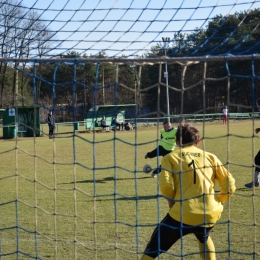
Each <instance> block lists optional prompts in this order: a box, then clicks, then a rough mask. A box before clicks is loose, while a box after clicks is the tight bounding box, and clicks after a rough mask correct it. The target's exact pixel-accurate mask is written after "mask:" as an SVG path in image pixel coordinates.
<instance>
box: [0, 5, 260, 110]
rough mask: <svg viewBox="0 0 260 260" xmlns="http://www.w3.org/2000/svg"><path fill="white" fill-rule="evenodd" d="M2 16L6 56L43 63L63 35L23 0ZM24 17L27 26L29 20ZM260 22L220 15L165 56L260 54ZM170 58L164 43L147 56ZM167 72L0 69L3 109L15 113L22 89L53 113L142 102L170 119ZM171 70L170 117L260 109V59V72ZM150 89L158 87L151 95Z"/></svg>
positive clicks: (256, 14)
mask: <svg viewBox="0 0 260 260" xmlns="http://www.w3.org/2000/svg"><path fill="white" fill-rule="evenodd" d="M0 14H1V16H2V17H3V19H1V21H0V42H1V56H2V57H12V58H30V57H31V56H32V55H33V54H35V52H37V55H38V57H40V58H41V57H44V53H45V52H46V50H48V49H49V48H50V47H51V39H54V37H56V36H55V35H54V33H53V32H51V30H49V29H48V27H47V25H46V24H45V23H44V22H41V21H39V19H38V16H39V14H37V12H36V11H33V10H31V9H25V8H23V6H22V5H21V4H20V3H19V2H18V1H16V0H7V1H5V3H4V4H2V5H1V6H0ZM25 16H26V17H27V19H23V18H24V17H25ZM259 20H260V10H259V9H255V10H252V11H250V12H249V13H245V12H243V11H242V12H238V13H235V14H234V15H229V16H228V17H224V16H222V15H217V16H215V17H214V18H213V19H212V20H211V21H209V22H208V24H207V26H206V27H205V28H204V29H195V30H194V31H193V32H192V33H189V34H188V33H187V34H185V33H178V34H175V36H174V38H175V41H174V42H171V44H170V45H169V46H168V48H167V49H166V55H167V56H184V57H185V56H204V55H206V54H207V55H220V54H226V53H232V54H238V55H239V54H252V53H259V51H260V47H259V39H260V35H259V32H260V31H259V30H260V29H259ZM17 24H19V26H17ZM18 36H19V37H18ZM57 40H58V39H57ZM164 55H165V49H164V46H163V43H162V44H160V43H158V44H156V45H155V46H152V47H151V49H150V50H149V51H148V52H147V53H145V54H143V56H142V57H160V56H164ZM62 57H70V58H71V57H78V58H87V57H96V58H106V57H108V56H107V54H106V53H105V52H100V53H98V54H97V55H94V56H93V55H90V56H87V55H86V54H84V55H83V56H81V55H80V54H79V53H77V52H76V51H70V52H68V53H67V54H66V55H62ZM142 57H140V58H142ZM160 66H161V68H160ZM17 68H18V69H19V72H18V73H17ZM165 69H166V67H165V65H160V64H154V65H152V66H151V65H143V66H141V65H136V64H123V65H119V66H117V65H114V64H108V63H106V64H87V63H80V62H79V63H77V64H69V63H55V62H53V63H50V64H46V63H38V64H35V65H32V64H27V63H22V62H19V63H14V62H13V63H7V62H1V63H0V85H1V87H0V107H1V108H8V107H12V106H14V104H15V93H17V88H18V94H19V95H18V96H19V97H20V98H19V105H30V104H31V102H32V101H33V102H37V103H39V104H41V105H44V106H46V107H50V106H52V105H53V102H55V104H56V105H58V104H62V105H65V106H67V107H68V108H70V107H73V105H75V103H76V104H77V105H79V106H80V107H81V109H82V110H83V111H88V110H89V108H91V107H92V106H93V105H94V104H96V105H111V104H115V103H117V104H130V103H131V104H133V103H137V105H138V107H140V108H141V107H148V108H149V109H150V111H151V112H156V111H158V110H160V111H162V113H165V112H166V98H167V91H166V86H165V82H166V79H165V77H164V72H165ZM167 70H168V85H169V88H168V89H169V105H170V113H171V114H172V113H177V114H178V113H180V112H182V113H193V112H195V111H205V108H207V111H205V112H209V113H210V112H220V111H221V110H220V111H217V110H218V109H220V108H222V106H224V105H225V104H226V102H227V100H228V99H229V100H230V102H231V103H233V104H238V105H239V106H233V107H230V110H231V111H233V112H238V111H239V112H243V111H248V110H249V108H248V107H250V106H254V105H255V104H254V98H253V97H255V98H258V97H260V93H259V84H260V83H259V72H260V63H259V60H255V61H254V63H253V65H252V62H251V60H248V61H241V60H240V61H228V62H227V63H226V62H225V61H214V62H213V61H209V62H207V64H205V62H198V63H191V64H180V63H173V64H167ZM97 72H98V76H97ZM228 75H229V76H230V77H227V76H228ZM205 79H207V80H205ZM54 81H55V99H54V96H53V94H54V93H53V82H54ZM159 81H160V82H162V83H164V84H163V85H162V86H161V87H158V84H157V83H158V82H159ZM116 82H118V84H116ZM103 86H105V88H102V87H103ZM150 86H154V87H153V88H149V87H150ZM34 87H35V88H34ZM95 87H98V89H97V88H95ZM145 89H147V90H145ZM184 89H185V90H184ZM182 101H183V102H182ZM203 109H204V110H203Z"/></svg>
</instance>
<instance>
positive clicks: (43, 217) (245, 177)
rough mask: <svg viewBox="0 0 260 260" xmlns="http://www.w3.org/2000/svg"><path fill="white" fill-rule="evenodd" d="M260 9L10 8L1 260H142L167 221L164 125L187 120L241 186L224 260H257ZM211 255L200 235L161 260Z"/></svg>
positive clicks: (1, 97) (53, 4)
mask: <svg viewBox="0 0 260 260" xmlns="http://www.w3.org/2000/svg"><path fill="white" fill-rule="evenodd" d="M259 8H260V1H249V0H245V1H235V0H228V1H227V0H226V1H220V0H218V1H211V2H210V3H209V2H208V1H201V0H200V1H197V0H194V1H188V0H182V1H151V0H147V1H141V2H140V1H135V0H133V1H125V0H118V1H91V2H89V1H72V0H68V1H65V2H64V3H63V2H62V1H58V0H52V1H46V0H45V1H35V0H34V1H29V0H27V1H26V0H23V1H17V0H5V1H0V13H1V22H0V41H1V50H0V52H1V54H0V56H1V57H0V82H1V84H0V85H1V90H0V104H1V107H0V115H1V118H0V119H1V125H0V127H1V130H2V133H0V135H1V140H0V165H1V169H0V184H1V189H0V258H1V259H14V258H16V259H48V258H50V259H140V258H141V256H142V254H143V252H144V250H145V247H146V245H147V243H148V242H149V239H150V237H151V235H152V232H153V230H154V228H155V227H156V226H157V225H158V224H159V223H160V221H161V220H162V219H163V218H164V216H165V215H166V214H167V212H168V203H167V200H166V199H165V197H164V196H162V194H161V192H160V182H159V178H152V177H151V175H150V173H149V174H146V173H144V172H143V167H144V165H145V164H150V165H151V167H152V168H153V169H156V168H157V167H158V166H159V165H160V163H161V157H157V158H153V159H145V155H146V153H147V152H149V151H151V150H153V149H154V148H156V147H157V146H158V144H159V140H160V131H161V129H162V123H163V122H164V121H165V120H169V121H171V123H172V125H173V126H174V127H178V125H179V122H180V121H181V120H182V119H185V120H186V121H191V122H192V123H194V124H195V125H196V126H197V127H198V129H199V130H200V138H201V145H200V148H202V149H205V150H206V151H208V152H212V153H214V154H216V155H217V157H218V158H219V159H220V160H221V162H222V163H223V165H224V166H225V167H226V168H227V169H228V170H229V171H230V172H231V173H232V175H233V176H234V178H235V179H236V187H237V190H236V193H235V194H234V195H233V197H232V199H231V200H230V201H229V202H227V203H226V204H224V211H223V213H222V216H221V219H220V220H219V221H218V222H217V223H216V225H215V227H214V229H213V232H210V236H211V237H212V240H213V242H214V245H215V250H216V257H217V258H221V259H232V258H234V259H236V258H239V259H252V258H253V259H256V258H257V257H258V255H259V252H258V249H257V244H258V240H259V236H258V234H259V224H258V222H259V221H258V215H259V206H258V205H259V201H258V200H259V191H258V190H257V187H253V188H252V189H248V188H246V187H244V184H245V183H249V182H251V181H252V179H253V178H254V171H255V167H256V166H257V165H255V162H254V157H255V155H256V154H257V152H258V148H259V138H258V137H257V135H256V133H255V128H257V127H259V118H260V114H259V112H258V107H259V102H258V99H259V97H260V93H259V92H260V90H259V86H260V61H259V59H260V56H259V54H258V53H259V50H260V41H259V17H260V9H259ZM224 107H227V108H228V120H227V122H226V123H224V121H223V117H222V110H223V108H224ZM50 112H52V113H53V115H54V118H55V127H54V133H53V134H52V133H51V132H50V128H49V126H48V124H47V122H46V118H47V116H48V114H50ZM116 115H118V116H119V119H120V120H122V121H123V122H124V124H125V123H126V122H128V123H130V126H131V127H130V130H126V129H125V128H124V127H123V129H124V131H118V130H119V129H118V126H117V125H116V124H115V121H114V119H115V116H116ZM103 116H105V117H106V124H107V129H106V128H103V127H102V126H101V119H102V117H103ZM51 137H53V138H51ZM176 149H179V148H176ZM219 189H220V188H219V187H218V185H216V186H215V191H216V193H217V192H219ZM200 253H201V252H200V251H199V247H198V244H197V241H196V239H195V237H194V236H191V235H188V236H185V237H184V238H183V239H181V240H179V241H178V242H177V243H176V244H175V245H174V246H173V247H172V248H170V249H169V250H168V251H167V252H162V254H161V255H160V256H158V259H183V258H184V257H185V258H188V259H198V258H199V256H200ZM205 256H206V254H205Z"/></svg>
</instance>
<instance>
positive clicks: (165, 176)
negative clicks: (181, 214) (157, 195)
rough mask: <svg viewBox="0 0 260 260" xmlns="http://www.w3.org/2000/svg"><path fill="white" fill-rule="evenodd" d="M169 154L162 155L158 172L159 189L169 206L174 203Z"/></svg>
mask: <svg viewBox="0 0 260 260" xmlns="http://www.w3.org/2000/svg"><path fill="white" fill-rule="evenodd" d="M169 158H170V157H169V156H167V155H166V156H164V157H163V159H162V163H161V168H162V171H161V173H160V175H159V176H160V189H161V193H162V194H163V195H164V196H165V197H166V198H167V200H168V206H169V208H171V207H172V206H173V205H174V203H175V202H174V197H175V191H174V189H173V177H172V172H171V169H172V166H171V163H170V161H169Z"/></svg>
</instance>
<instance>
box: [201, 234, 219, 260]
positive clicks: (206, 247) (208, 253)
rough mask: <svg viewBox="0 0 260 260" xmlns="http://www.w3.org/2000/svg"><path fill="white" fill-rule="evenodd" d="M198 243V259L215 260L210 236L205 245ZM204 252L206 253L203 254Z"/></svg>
mask: <svg viewBox="0 0 260 260" xmlns="http://www.w3.org/2000/svg"><path fill="white" fill-rule="evenodd" d="M198 242H199V250H200V252H201V253H200V258H201V259H204V260H205V259H206V260H215V259H216V253H215V246H214V243H213V241H212V239H211V237H210V236H208V239H207V241H206V244H204V243H201V242H200V241H198ZM205 250H206V252H205Z"/></svg>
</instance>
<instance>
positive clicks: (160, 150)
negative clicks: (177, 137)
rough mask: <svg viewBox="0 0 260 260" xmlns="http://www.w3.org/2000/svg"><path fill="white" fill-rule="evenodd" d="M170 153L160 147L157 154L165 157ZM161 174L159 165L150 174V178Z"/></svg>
mask: <svg viewBox="0 0 260 260" xmlns="http://www.w3.org/2000/svg"><path fill="white" fill-rule="evenodd" d="M170 152H172V151H169V150H165V149H164V148H163V147H162V146H159V154H160V155H161V156H165V155H166V154H168V153H170ZM160 172H161V165H160V166H159V167H157V168H156V169H155V170H154V171H153V172H152V174H151V175H152V177H156V176H157V174H159V173H160Z"/></svg>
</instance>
